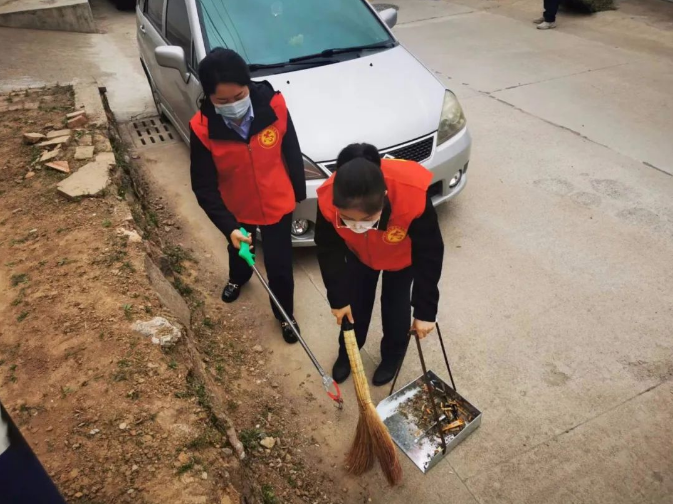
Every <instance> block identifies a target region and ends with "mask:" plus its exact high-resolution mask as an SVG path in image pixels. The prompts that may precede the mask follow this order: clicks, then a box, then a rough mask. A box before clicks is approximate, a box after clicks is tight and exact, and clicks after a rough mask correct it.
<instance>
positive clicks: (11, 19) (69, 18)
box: [0, 0, 98, 33]
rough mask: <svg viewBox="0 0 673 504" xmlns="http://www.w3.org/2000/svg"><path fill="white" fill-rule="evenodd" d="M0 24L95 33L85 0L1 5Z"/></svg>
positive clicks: (93, 23)
mask: <svg viewBox="0 0 673 504" xmlns="http://www.w3.org/2000/svg"><path fill="white" fill-rule="evenodd" d="M3 3H6V2H0V26H6V27H8V28H32V29H36V30H57V31H70V32H83V33H96V32H97V31H98V30H97V29H96V23H95V21H94V18H93V13H92V12H91V6H90V5H89V1H88V0H57V1H55V2H53V3H52V4H47V5H45V4H44V3H43V2H41V1H34V0H33V1H28V2H24V1H22V2H17V3H13V2H12V3H9V4H7V5H4V6H3V5H2V4H3Z"/></svg>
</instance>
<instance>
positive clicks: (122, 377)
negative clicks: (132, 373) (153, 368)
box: [112, 370, 129, 382]
mask: <svg viewBox="0 0 673 504" xmlns="http://www.w3.org/2000/svg"><path fill="white" fill-rule="evenodd" d="M128 379H129V376H128V373H127V372H126V371H124V370H119V371H117V372H115V373H114V374H113V375H112V380H113V381H116V382H120V381H126V380H128Z"/></svg>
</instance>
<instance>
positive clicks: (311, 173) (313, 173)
mask: <svg viewBox="0 0 673 504" xmlns="http://www.w3.org/2000/svg"><path fill="white" fill-rule="evenodd" d="M304 174H305V175H306V180H318V179H326V178H327V175H326V174H325V173H324V172H323V171H322V170H321V169H320V168H319V167H318V165H316V164H315V163H314V162H313V161H311V160H310V159H308V158H307V157H304Z"/></svg>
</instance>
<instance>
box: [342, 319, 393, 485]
mask: <svg viewBox="0 0 673 504" xmlns="http://www.w3.org/2000/svg"><path fill="white" fill-rule="evenodd" d="M344 339H345V342H346V350H347V351H348V358H349V361H350V364H351V368H352V369H353V384H354V385H355V393H356V396H357V400H358V406H359V409H360V418H359V419H358V426H357V429H356V431H355V438H354V439H353V444H352V445H351V449H350V450H349V452H348V455H347V456H346V467H347V469H348V472H349V473H351V474H354V475H361V474H363V473H365V472H366V471H368V470H370V469H371V468H372V466H373V465H374V458H375V457H376V459H378V461H379V464H380V465H381V469H382V470H383V474H384V475H385V477H386V479H387V480H388V483H389V484H390V485H391V486H392V485H396V484H397V483H399V482H400V481H401V479H402V466H401V465H400V461H399V459H398V458H397V450H396V449H395V444H394V443H393V440H392V438H391V437H390V433H389V432H388V429H387V428H386V426H385V424H384V423H383V422H382V421H381V418H380V417H379V414H378V412H377V411H376V408H375V407H374V404H373V403H372V400H371V397H370V395H369V385H368V383H367V378H366V377H365V374H364V367H363V366H362V359H361V357H360V349H359V348H358V346H357V342H356V340H355V334H354V333H353V331H344Z"/></svg>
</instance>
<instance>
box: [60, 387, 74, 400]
mask: <svg viewBox="0 0 673 504" xmlns="http://www.w3.org/2000/svg"><path fill="white" fill-rule="evenodd" d="M72 392H73V390H72V389H71V388H70V387H61V399H65V398H66V397H67V396H68V394H72Z"/></svg>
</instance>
